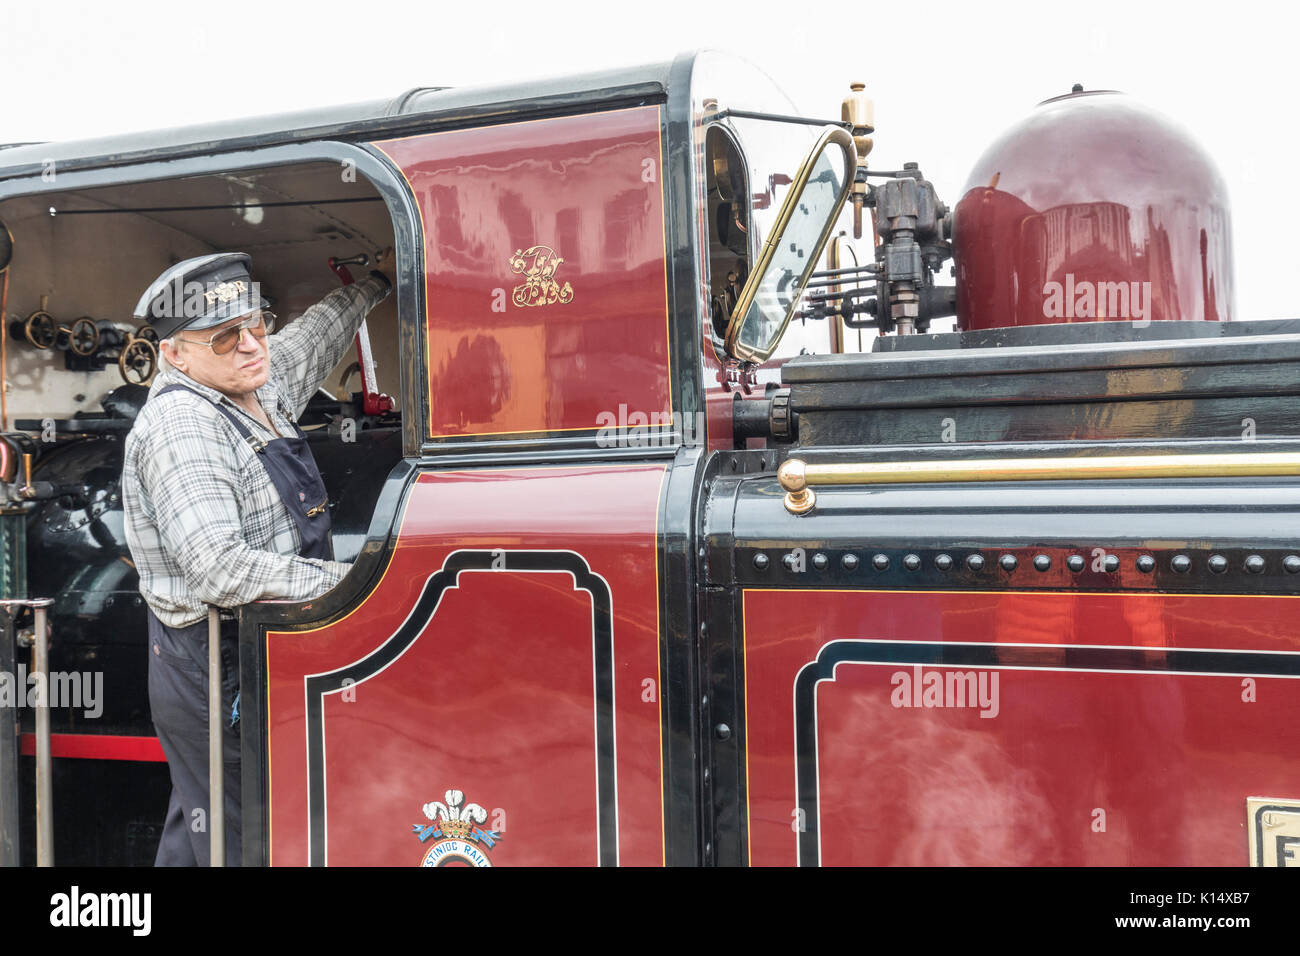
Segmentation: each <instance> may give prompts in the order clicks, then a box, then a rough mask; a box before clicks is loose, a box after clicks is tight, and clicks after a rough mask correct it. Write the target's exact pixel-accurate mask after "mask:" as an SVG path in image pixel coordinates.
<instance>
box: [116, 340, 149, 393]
mask: <svg viewBox="0 0 1300 956" xmlns="http://www.w3.org/2000/svg"><path fill="white" fill-rule="evenodd" d="M117 370H118V371H119V372H120V373H121V374H122V381H124V382H126V383H127V384H128V385H148V384H149V383H150V382H152V381H153V377H154V374H155V373H156V372H157V371H158V350H157V349H156V348H154V346H153V343H152V342H149V341H146V340H145V339H132V340H131V341H130V342H128V343H127V344H126V346H125V347H123V349H122V354H121V355H119V356H118V357H117Z"/></svg>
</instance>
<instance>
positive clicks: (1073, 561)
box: [1065, 554, 1083, 574]
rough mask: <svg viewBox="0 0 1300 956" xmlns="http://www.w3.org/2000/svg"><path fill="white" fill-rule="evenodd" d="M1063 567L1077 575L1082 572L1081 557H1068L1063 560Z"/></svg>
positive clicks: (1077, 555) (1073, 555)
mask: <svg viewBox="0 0 1300 956" xmlns="http://www.w3.org/2000/svg"><path fill="white" fill-rule="evenodd" d="M1065 566H1066V567H1067V568H1069V569H1070V570H1071V571H1073V572H1074V573H1075V574H1078V573H1079V572H1080V571H1082V570H1083V555H1081V554H1072V555H1070V556H1069V557H1068V558H1066V559H1065Z"/></svg>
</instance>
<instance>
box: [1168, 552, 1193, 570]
mask: <svg viewBox="0 0 1300 956" xmlns="http://www.w3.org/2000/svg"><path fill="white" fill-rule="evenodd" d="M1169 566H1170V567H1171V568H1173V569H1174V570H1175V571H1177V572H1178V573H1179V574H1186V573H1187V572H1188V571H1190V570H1191V569H1192V559H1191V558H1189V557H1188V556H1187V555H1185V554H1175V555H1174V558H1173V560H1172V561H1170V562H1169Z"/></svg>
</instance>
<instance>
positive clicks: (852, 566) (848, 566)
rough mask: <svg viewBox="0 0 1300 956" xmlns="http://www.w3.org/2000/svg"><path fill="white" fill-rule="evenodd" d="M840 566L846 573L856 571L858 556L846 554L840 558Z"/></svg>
mask: <svg viewBox="0 0 1300 956" xmlns="http://www.w3.org/2000/svg"><path fill="white" fill-rule="evenodd" d="M840 564H841V565H843V567H844V570H845V571H856V570H857V569H858V556H857V555H856V554H846V555H845V556H844V557H842V558H840Z"/></svg>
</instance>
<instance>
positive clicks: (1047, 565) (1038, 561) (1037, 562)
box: [1034, 554, 1052, 571]
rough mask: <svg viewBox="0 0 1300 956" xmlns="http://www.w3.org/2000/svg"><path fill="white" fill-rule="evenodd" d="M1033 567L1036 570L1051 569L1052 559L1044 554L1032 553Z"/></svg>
mask: <svg viewBox="0 0 1300 956" xmlns="http://www.w3.org/2000/svg"><path fill="white" fill-rule="evenodd" d="M1034 568H1035V569H1036V570H1038V571H1050V570H1051V569H1052V559H1051V558H1049V557H1048V556H1047V555H1045V554H1036V555H1034Z"/></svg>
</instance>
